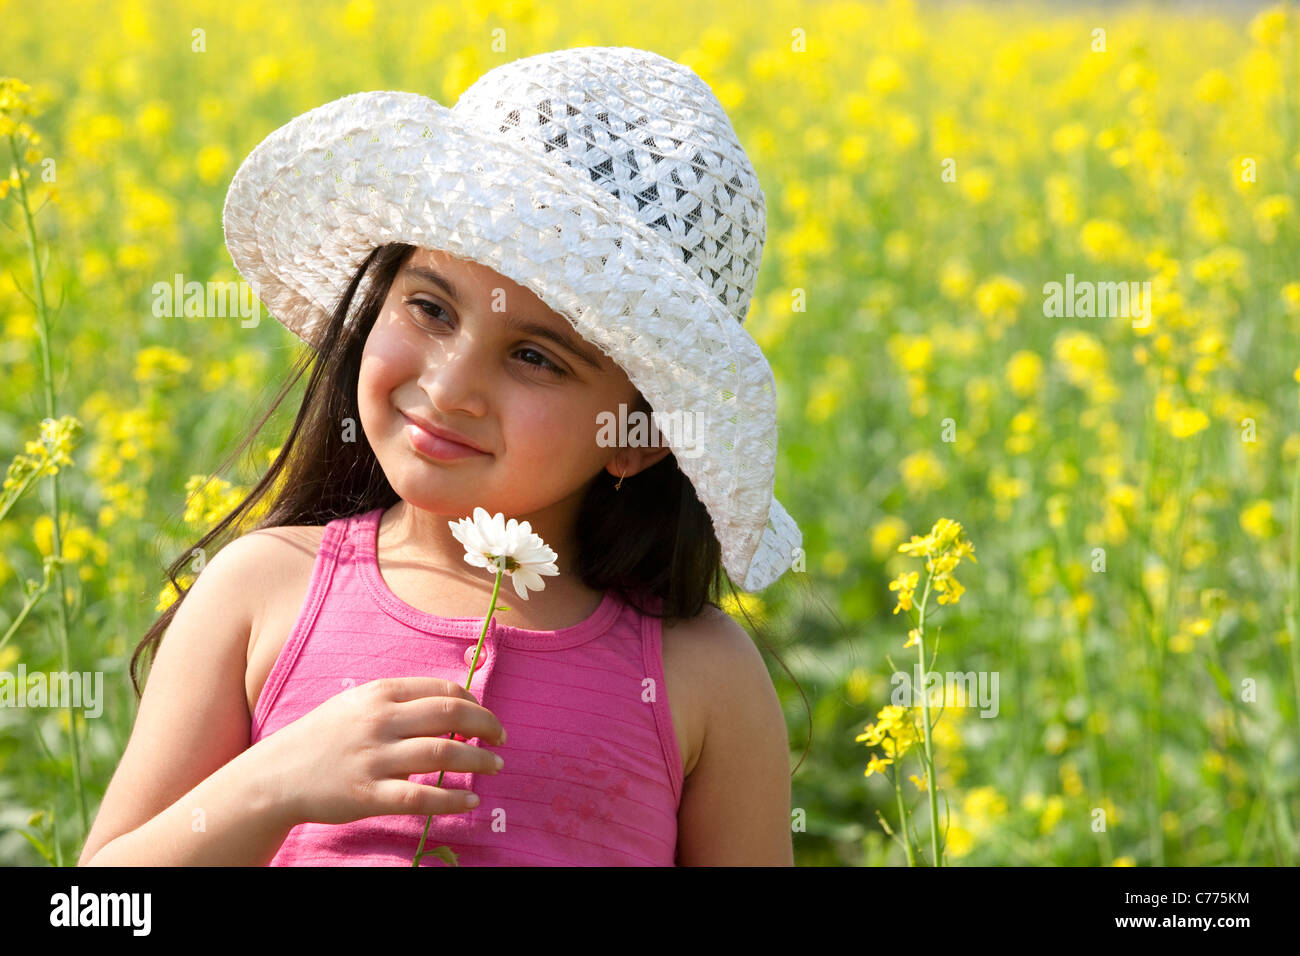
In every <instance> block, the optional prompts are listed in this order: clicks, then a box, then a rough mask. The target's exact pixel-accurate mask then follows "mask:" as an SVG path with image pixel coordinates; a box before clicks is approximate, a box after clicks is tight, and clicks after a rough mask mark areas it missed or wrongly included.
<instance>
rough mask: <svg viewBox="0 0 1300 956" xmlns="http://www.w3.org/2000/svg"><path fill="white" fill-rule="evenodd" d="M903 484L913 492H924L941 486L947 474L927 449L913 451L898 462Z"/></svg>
mask: <svg viewBox="0 0 1300 956" xmlns="http://www.w3.org/2000/svg"><path fill="white" fill-rule="evenodd" d="M898 470H899V473H900V475H901V477H902V479H903V484H904V486H905V487H906V488H907V490H908V491H910V492H912V493H913V494H924V493H925V492H927V491H932V490H934V489H936V488H940V487H942V486H943V483H944V481H946V480H947V476H946V475H945V473H944V470H943V466H942V465H941V464H940V463H939V459H938V458H937V457H935V454H934V452H932V451H930V450H929V449H924V450H922V451H918V452H914V453H913V454H911V455H908V456H907V457H906V458H904V459H903V460H902V461H900V462H899V463H898Z"/></svg>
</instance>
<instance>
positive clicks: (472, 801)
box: [465, 793, 478, 807]
mask: <svg viewBox="0 0 1300 956" xmlns="http://www.w3.org/2000/svg"><path fill="white" fill-rule="evenodd" d="M465 802H466V803H468V804H469V805H470V806H471V807H477V806H478V794H477V793H471V794H470V795H469V796H467V797H466V798H465Z"/></svg>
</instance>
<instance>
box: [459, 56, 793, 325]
mask: <svg viewBox="0 0 1300 956" xmlns="http://www.w3.org/2000/svg"><path fill="white" fill-rule="evenodd" d="M453 110H454V111H455V112H456V113H457V114H460V115H462V116H464V117H465V118H466V120H467V121H468V122H471V123H473V124H474V125H476V126H478V127H479V128H480V129H483V130H485V131H487V132H490V133H493V134H495V135H498V136H505V137H506V138H508V139H511V140H513V141H515V142H516V143H518V144H520V145H522V146H524V148H526V149H528V150H529V151H530V152H533V153H535V154H536V155H537V156H538V157H539V159H541V160H542V161H543V162H545V163H547V164H548V165H552V166H554V165H558V164H560V163H562V164H564V165H566V166H568V167H569V168H571V169H572V170H574V171H576V172H578V173H581V174H582V175H583V176H584V177H586V178H588V179H589V180H590V182H592V183H595V184H597V185H599V186H601V187H602V188H604V189H606V190H608V191H609V192H610V193H612V194H614V195H615V196H616V197H618V199H619V200H620V201H621V202H622V203H623V204H624V205H625V206H626V207H627V208H628V210H629V211H630V212H631V213H632V214H634V215H635V216H636V218H637V219H638V220H640V222H641V223H643V224H644V225H645V226H647V227H649V228H651V229H654V230H656V231H657V232H658V233H659V234H660V236H661V238H663V239H664V240H666V241H667V242H668V243H670V244H671V245H672V246H673V247H675V248H676V249H678V250H680V255H681V257H682V261H683V262H684V263H685V264H686V265H687V266H689V267H690V268H691V269H692V270H693V271H694V272H695V274H696V275H697V276H699V278H700V279H701V281H703V282H704V284H705V285H706V286H707V287H708V288H709V289H711V290H712V291H713V294H714V295H716V296H717V297H718V299H719V301H721V302H722V303H723V304H724V305H725V306H726V308H727V309H728V310H729V311H730V312H731V314H732V315H734V316H735V317H736V319H737V321H739V322H741V323H742V324H743V323H744V321H745V316H746V313H747V312H748V310H749V303H750V299H751V298H752V296H753V291H754V282H755V278H756V276H757V274H758V267H759V263H760V260H761V258H762V253H763V243H764V241H765V239H766V228H767V227H766V215H765V209H766V203H765V199H764V196H763V191H762V189H761V188H760V187H759V182H758V175H757V173H755V171H754V167H753V166H752V165H751V164H750V161H749V157H748V156H746V155H745V151H744V149H743V148H742V147H741V145H740V141H739V139H738V138H737V136H736V133H735V130H734V129H733V128H732V126H731V122H730V121H729V120H728V118H727V114H726V111H725V110H724V109H723V107H722V104H721V103H719V102H718V99H717V97H716V96H714V94H713V91H712V90H710V89H709V86H708V84H706V83H705V82H704V81H703V80H702V79H700V77H699V76H697V75H696V74H695V73H694V72H693V71H692V70H691V69H690V68H689V67H686V66H684V65H682V64H680V63H676V62H674V61H672V60H669V59H667V58H666V57H663V56H660V55H658V54H656V53H652V52H650V51H648V50H638V49H635V48H631V47H597V48H582V49H575V50H561V51H556V52H551V53H545V54H539V55H537V56H531V57H525V58H523V59H520V60H515V61H513V62H511V63H506V64H503V65H501V66H498V67H496V68H495V69H492V70H490V71H488V72H487V73H485V74H483V76H481V77H479V79H478V80H477V81H475V82H474V84H473V85H471V86H470V87H469V88H468V89H466V90H465V92H464V93H462V94H461V96H460V98H459V99H458V100H457V101H456V105H455V106H454V107H453Z"/></svg>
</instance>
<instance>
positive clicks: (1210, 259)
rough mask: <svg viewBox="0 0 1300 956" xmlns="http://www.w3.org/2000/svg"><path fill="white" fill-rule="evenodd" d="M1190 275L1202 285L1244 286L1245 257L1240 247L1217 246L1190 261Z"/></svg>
mask: <svg viewBox="0 0 1300 956" xmlns="http://www.w3.org/2000/svg"><path fill="white" fill-rule="evenodd" d="M1192 275H1193V276H1195V277H1196V281H1197V282H1200V283H1202V284H1203V285H1234V286H1236V287H1237V288H1239V289H1244V288H1245V287H1246V282H1247V277H1246V257H1245V255H1244V254H1243V253H1242V252H1241V250H1240V249H1234V248H1232V247H1231V246H1219V247H1218V248H1217V249H1213V250H1211V251H1210V252H1209V253H1207V254H1206V255H1204V256H1201V258H1199V259H1197V260H1196V261H1195V262H1193V263H1192Z"/></svg>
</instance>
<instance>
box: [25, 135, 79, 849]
mask: <svg viewBox="0 0 1300 956" xmlns="http://www.w3.org/2000/svg"><path fill="white" fill-rule="evenodd" d="M8 139H9V152H10V153H11V154H12V155H13V158H14V166H15V167H16V168H18V169H20V170H21V169H22V166H23V164H22V162H21V160H20V158H19V156H18V143H17V141H16V140H15V139H14V136H13V134H12V133H11V134H10V135H9V137H8ZM18 195H19V199H20V202H19V205H20V206H21V207H22V210H23V219H24V222H25V223H26V225H27V251H28V254H29V255H30V256H31V260H32V276H33V278H34V280H35V281H34V288H33V292H34V293H35V296H36V314H37V316H38V317H39V319H40V323H39V325H40V332H41V372H42V375H41V377H42V385H43V390H44V392H45V414H46V416H47V417H49V418H52V419H57V417H58V416H57V415H56V414H55V411H54V374H53V372H52V370H51V368H50V316H49V309H48V307H47V306H46V303H45V273H44V270H43V269H42V268H41V260H40V256H38V255H37V254H36V223H35V220H34V219H33V218H32V208H31V204H30V203H29V202H28V198H27V182H26V180H24V179H23V177H22V174H21V173H20V174H19V176H18ZM50 489H51V491H52V493H53V495H52V498H53V500H52V504H51V517H52V518H53V519H54V531H53V537H52V540H51V552H52V554H53V556H54V558H55V560H56V561H57V562H58V567H57V568H56V569H55V572H54V575H55V578H56V583H57V584H58V589H59V600H58V602H57V604H56V607H57V608H58V621H59V649H60V651H61V654H62V657H63V670H64V673H68V674H70V673H72V655H71V653H70V652H69V648H68V630H69V626H68V592H67V586H66V584H65V582H64V579H63V562H62V559H63V539H62V532H61V530H60V527H59V525H60V511H61V508H60V505H59V475H58V472H55V473H54V474H53V475H51V476H50ZM68 742H69V744H70V746H71V749H72V780H73V786H74V787H75V788H76V793H77V809H78V810H79V811H80V813H81V833H82V837H83V838H84V837H85V836H86V835H87V834H88V833H89V832H90V820H89V815H88V814H87V813H86V791H85V788H84V786H83V783H82V780H81V744H80V742H79V741H78V739H77V716H76V712H75V711H74V710H73V706H72V701H71V699H69V701H68Z"/></svg>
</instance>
